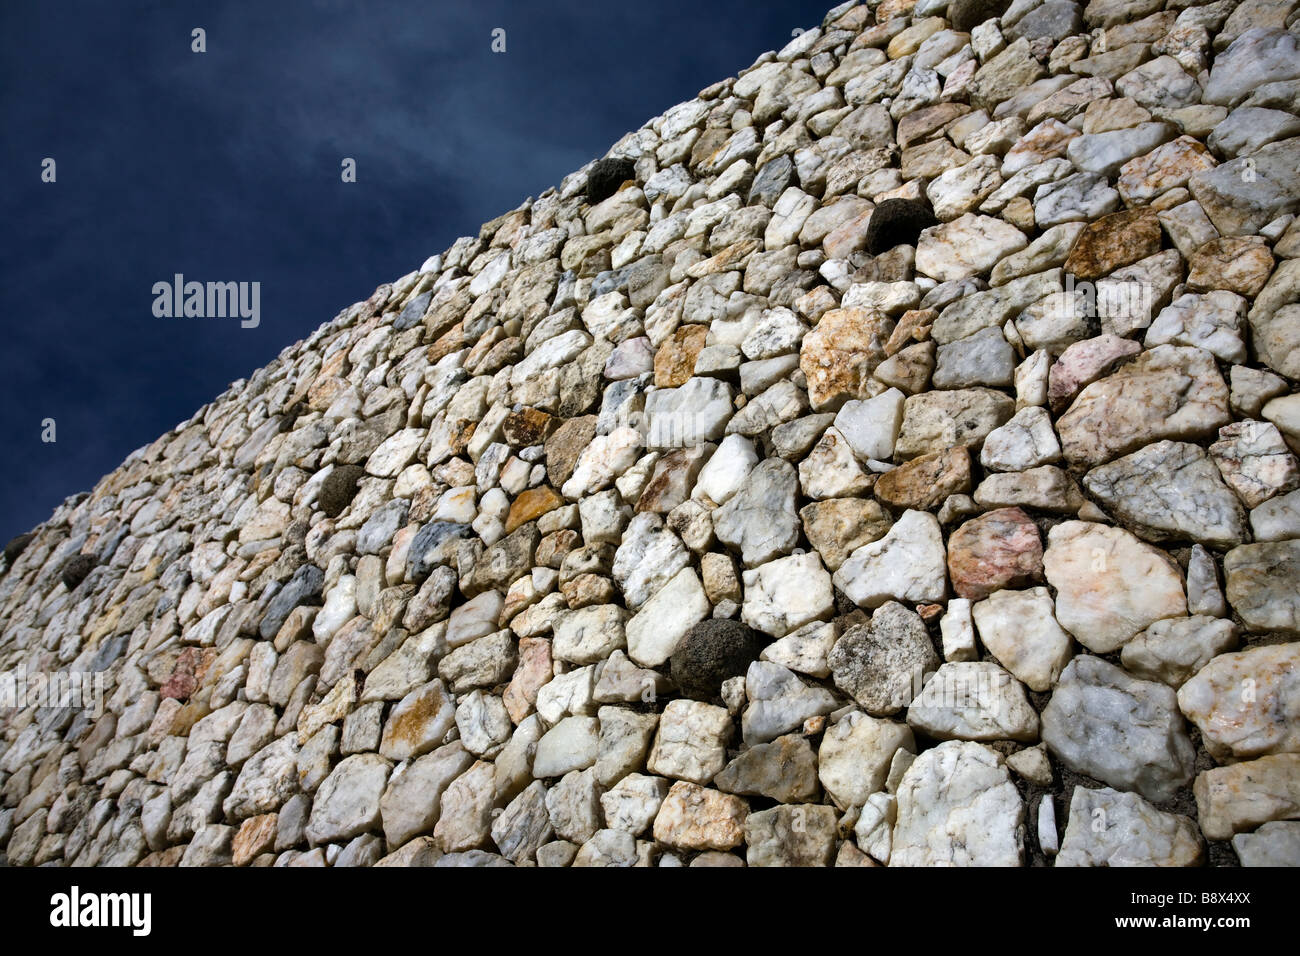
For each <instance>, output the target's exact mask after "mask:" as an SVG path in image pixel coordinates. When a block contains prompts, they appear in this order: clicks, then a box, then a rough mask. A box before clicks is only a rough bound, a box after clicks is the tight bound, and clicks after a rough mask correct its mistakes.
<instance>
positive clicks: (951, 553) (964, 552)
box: [948, 508, 1043, 601]
mask: <svg viewBox="0 0 1300 956" xmlns="http://www.w3.org/2000/svg"><path fill="white" fill-rule="evenodd" d="M1042 574H1043V542H1042V539H1040V538H1039V536H1038V527H1037V525H1035V524H1034V522H1033V521H1032V520H1031V519H1030V517H1029V515H1027V514H1025V513H1024V512H1023V511H1022V510H1021V509H1019V508H999V509H998V510H996V511H990V512H988V513H987V514H984V515H981V516H980V517H978V518H974V519H972V520H971V521H967V522H966V523H965V524H963V525H962V526H961V527H960V528H958V529H957V530H956V531H954V532H953V533H952V536H951V537H950V538H949V539H948V576H949V577H950V578H951V579H952V586H953V590H954V591H956V592H957V594H958V596H959V597H964V598H968V599H969V600H972V601H980V600H983V599H984V598H986V597H988V596H989V595H990V594H992V593H993V592H994V591H1001V590H1003V589H1004V588H1021V587H1028V586H1030V585H1031V584H1033V583H1034V582H1035V581H1038V580H1040V579H1041V578H1042Z"/></svg>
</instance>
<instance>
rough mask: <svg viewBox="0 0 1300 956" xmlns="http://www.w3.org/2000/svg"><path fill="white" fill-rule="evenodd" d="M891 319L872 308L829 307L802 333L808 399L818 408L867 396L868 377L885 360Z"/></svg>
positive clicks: (801, 361) (834, 406) (801, 363)
mask: <svg viewBox="0 0 1300 956" xmlns="http://www.w3.org/2000/svg"><path fill="white" fill-rule="evenodd" d="M893 332H894V322H893V320H892V319H890V318H889V316H887V315H885V314H884V313H883V312H877V311H876V310H875V309H863V308H850V309H832V310H831V311H830V312H827V313H826V314H825V315H823V316H822V318H821V321H820V322H818V323H817V327H816V328H815V329H813V330H812V331H811V332H809V333H808V334H807V335H805V336H804V339H803V347H802V349H801V350H800V352H799V368H800V369H802V370H803V373H804V376H805V377H806V378H807V379H808V399H809V401H810V402H811V403H812V406H813V408H814V409H816V410H817V411H821V410H822V409H831V410H834V409H837V408H839V407H840V406H841V405H843V404H844V403H845V402H846V401H848V400H849V399H854V398H866V397H867V396H868V395H869V394H870V393H869V391H868V389H867V380H868V379H869V378H870V377H871V373H872V371H874V370H875V367H876V366H877V365H879V364H880V363H881V362H882V361H884V359H885V342H887V341H888V340H889V337H890V335H891V334H893Z"/></svg>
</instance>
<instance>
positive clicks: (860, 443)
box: [835, 388, 907, 461]
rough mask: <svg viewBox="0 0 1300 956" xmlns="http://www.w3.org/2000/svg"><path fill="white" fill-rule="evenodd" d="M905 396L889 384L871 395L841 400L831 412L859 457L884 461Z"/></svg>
mask: <svg viewBox="0 0 1300 956" xmlns="http://www.w3.org/2000/svg"><path fill="white" fill-rule="evenodd" d="M906 397H907V396H905V395H904V394H903V393H902V392H900V391H899V390H898V389H896V388H891V389H889V390H888V391H885V392H882V393H881V394H879V395H877V396H876V397H875V398H868V399H865V400H857V399H854V400H852V401H848V402H845V403H844V407H843V408H841V409H840V410H839V412H838V413H837V414H836V415H835V428H836V429H837V430H838V431H839V433H840V434H842V435H843V436H844V440H845V441H847V442H848V443H849V447H851V448H852V449H853V451H854V452H855V453H856V454H857V456H858V457H859V458H860V459H862V460H863V461H868V460H871V461H888V460H889V459H890V458H891V457H892V456H893V454H894V442H896V441H897V440H898V431H899V429H900V428H901V427H902V424H903V403H904V401H905V400H906Z"/></svg>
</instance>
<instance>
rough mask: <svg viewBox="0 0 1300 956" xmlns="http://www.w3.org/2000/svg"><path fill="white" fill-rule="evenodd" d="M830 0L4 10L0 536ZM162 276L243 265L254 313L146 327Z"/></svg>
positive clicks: (223, 271)
mask: <svg viewBox="0 0 1300 956" xmlns="http://www.w3.org/2000/svg"><path fill="white" fill-rule="evenodd" d="M831 5H832V4H831V2H830V0H814V2H809V0H763V2H761V3H755V2H753V0H655V2H653V3H637V4H628V5H621V4H610V5H607V4H599V3H593V2H591V0H564V2H547V0H528V2H521V0H515V2H512V3H504V2H498V0H487V2H484V0H475V2H472V3H450V2H438V0H423V2H417V0H393V2H367V3H364V4H362V3H341V2H327V0H321V2H316V3H305V2H265V0H263V2H256V0H255V2H228V3H208V4H191V3H184V4H178V3H144V2H126V0H121V2H113V3H103V2H68V0H59V2H57V3H51V2H45V0H5V2H4V3H3V4H0V164H3V165H2V168H3V176H4V180H3V181H4V189H3V190H0V223H3V229H2V230H0V262H2V263H3V270H4V272H3V282H0V309H3V322H4V339H5V341H4V347H3V349H0V449H3V457H4V460H5V461H6V463H7V465H8V467H6V468H5V469H4V472H3V476H2V477H0V544H2V543H3V542H4V541H6V540H8V539H9V538H10V537H11V536H12V535H15V534H18V533H20V532H23V531H26V530H28V529H29V528H31V527H33V526H34V525H36V524H37V523H39V522H40V521H42V520H44V519H45V518H46V517H48V515H49V513H50V512H51V511H52V510H53V508H54V507H55V506H56V505H57V504H58V503H59V502H60V501H61V500H62V499H63V498H64V497H66V496H67V495H70V494H73V493H75V492H78V491H88V490H90V488H92V487H93V486H94V484H95V482H96V481H98V479H99V478H100V477H101V476H102V475H103V474H105V473H106V472H108V471H111V470H112V469H113V468H114V467H116V466H117V464H118V463H120V461H121V460H122V459H123V458H124V457H125V456H126V455H127V454H129V453H130V452H131V451H132V450H133V449H135V448H137V447H139V446H141V445H143V444H146V443H148V442H150V441H152V440H153V439H154V438H156V437H157V436H158V435H159V434H161V433H162V432H164V431H166V430H168V429H169V428H171V427H172V426H174V425H175V424H176V423H178V422H181V421H185V420H187V419H188V418H189V417H190V416H191V415H192V414H193V412H194V411H195V410H196V409H197V408H199V407H200V406H201V405H203V404H204V403H205V402H207V401H209V400H211V399H212V398H213V397H215V396H216V395H218V394H220V393H221V392H222V391H223V390H224V389H225V388H226V386H227V385H228V384H229V383H230V382H232V381H234V380H236V379H239V378H242V377H244V376H246V375H248V374H250V373H251V372H252V371H253V370H255V369H257V368H259V367H261V366H262V365H265V364H266V363H267V362H268V361H270V360H271V359H272V358H273V357H274V356H275V355H276V354H277V353H278V352H279V351H280V349H282V348H283V347H284V346H286V345H288V344H291V343H292V342H295V341H297V340H299V339H301V338H303V337H305V336H306V335H308V334H310V333H311V331H312V330H313V329H315V328H316V327H317V326H319V325H320V324H321V323H323V322H326V321H329V320H330V319H331V318H333V317H334V316H335V315H336V314H337V313H338V312H339V311H340V310H341V309H343V308H345V307H347V306H348V305H350V304H351V303H353V302H355V301H357V300H360V299H364V298H366V297H367V296H368V295H369V294H370V293H371V292H372V291H373V289H374V287H375V286H376V285H378V284H380V283H381V282H386V281H390V280H392V279H396V278H398V277H399V276H401V275H404V274H405V273H407V272H409V271H411V270H412V269H415V268H418V267H419V265H420V264H421V263H422V262H423V260H424V259H425V258H426V257H427V256H429V255H431V254H433V253H436V252H440V251H442V250H443V249H445V248H446V247H447V246H448V245H449V244H450V243H451V242H452V241H453V240H454V239H455V238H456V237H457V236H461V235H466V234H470V233H476V232H477V230H478V227H479V224H480V223H482V222H485V221H487V220H489V219H492V218H494V217H496V216H497V215H499V214H501V213H502V212H505V211H506V210H508V209H511V208H514V207H515V206H517V205H518V204H519V203H520V202H521V201H522V200H523V199H524V198H525V197H527V196H530V195H532V196H536V195H537V194H538V193H540V192H541V191H543V190H544V189H546V188H547V187H548V186H552V185H558V184H559V181H560V179H561V178H563V176H564V175H565V174H567V173H569V172H572V171H573V170H575V169H577V168H578V167H580V166H582V165H583V164H584V163H586V162H587V161H588V160H589V159H592V158H594V157H596V156H598V155H601V154H603V153H604V152H605V151H606V150H607V149H608V148H609V147H610V146H611V145H612V144H613V143H614V142H615V141H616V140H617V139H618V138H619V137H620V136H622V135H623V134H624V133H625V132H627V131H629V130H631V129H635V128H636V127H638V126H640V125H641V124H642V123H643V122H645V121H646V120H647V119H649V118H650V117H652V116H654V115H657V114H658V113H660V112H663V111H664V110H665V109H667V108H668V107H669V106H671V105H673V104H674V103H677V102H679V101H681V100H683V99H688V98H690V97H692V96H694V95H695V93H696V92H697V91H698V90H699V89H701V88H702V87H704V86H706V85H708V84H709V83H712V82H713V81H715V80H718V79H721V78H723V77H725V76H728V75H731V74H734V73H735V72H736V71H737V70H738V69H741V68H743V67H744V66H747V65H748V64H749V63H751V62H752V61H753V59H754V57H755V56H757V55H758V54H759V53H761V52H762V51H764V50H769V49H779V48H780V47H781V46H782V45H783V44H784V43H785V42H786V41H787V40H788V39H789V37H790V35H791V34H790V31H791V29H792V28H794V27H811V26H815V25H816V24H817V23H818V22H820V19H821V17H822V15H823V14H824V13H825V10H826V9H828V8H829V6H831ZM195 27H202V28H204V30H206V34H207V52H206V53H203V54H196V53H193V52H191V49H190V46H191V30H192V29H193V28H195ZM497 27H501V28H503V29H505V30H506V52H505V53H504V54H495V53H493V52H492V50H491V33H492V30H493V29H494V28H497ZM46 157H50V158H53V159H54V160H55V162H56V164H57V166H56V170H57V181H56V182H55V183H52V184H50V183H42V182H41V164H42V161H43V160H44V159H45V158H46ZM343 157H353V158H355V159H356V162H357V182H356V183H355V184H344V183H342V182H341V180H340V176H339V173H340V163H341V161H342V159H343ZM177 272H180V273H184V274H185V276H186V277H187V278H189V279H197V280H199V281H209V280H211V281H247V282H252V281H258V282H260V283H261V325H260V326H259V327H258V328H256V329H244V328H241V327H240V324H239V321H238V319H160V318H155V317H154V315H153V312H152V304H153V295H152V291H151V290H152V287H153V284H154V283H155V282H158V281H170V280H171V277H172V275H173V274H174V273H177ZM46 418H53V419H54V420H55V422H56V428H57V441H56V442H55V443H53V444H47V443H43V442H42V441H41V431H42V428H41V422H42V420H43V419H46Z"/></svg>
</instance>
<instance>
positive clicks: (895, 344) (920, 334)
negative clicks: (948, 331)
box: [885, 309, 939, 355]
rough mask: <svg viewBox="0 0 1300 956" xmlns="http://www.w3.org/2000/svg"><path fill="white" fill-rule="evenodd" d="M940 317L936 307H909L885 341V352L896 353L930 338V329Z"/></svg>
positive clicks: (887, 353)
mask: <svg viewBox="0 0 1300 956" xmlns="http://www.w3.org/2000/svg"><path fill="white" fill-rule="evenodd" d="M938 317H939V313H938V312H936V311H935V310H934V309H908V310H907V311H906V312H904V313H903V317H902V318H901V319H899V320H898V325H896V326H894V331H893V332H892V333H891V334H890V336H889V341H887V342H886V343H885V354H886V355H896V354H898V353H899V352H901V351H902V350H903V349H905V348H907V347H908V346H909V345H911V344H912V343H913V342H924V341H926V340H927V339H929V338H930V329H931V327H933V325H934V320H935V319H937V318H938Z"/></svg>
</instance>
